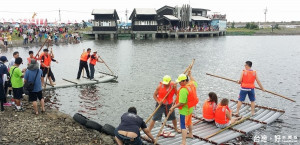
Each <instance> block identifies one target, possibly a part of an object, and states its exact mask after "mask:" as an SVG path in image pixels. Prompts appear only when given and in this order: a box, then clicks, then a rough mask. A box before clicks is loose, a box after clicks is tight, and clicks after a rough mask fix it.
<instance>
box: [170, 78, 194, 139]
mask: <svg viewBox="0 0 300 145" xmlns="http://www.w3.org/2000/svg"><path fill="white" fill-rule="evenodd" d="M189 77H190V79H191V80H190V81H189V79H188V77H187V76H186V75H185V74H181V75H179V76H178V79H177V80H176V82H178V83H179V84H180V86H181V87H180V89H179V91H177V98H176V103H177V104H176V105H174V106H173V107H171V109H170V111H174V109H175V108H179V114H180V128H181V132H182V142H181V145H186V138H187V137H188V138H193V123H192V113H193V111H194V106H196V105H197V103H198V102H199V100H198V97H197V92H196V88H197V86H198V84H197V83H196V82H195V80H194V78H193V77H192V75H191V72H189ZM186 127H188V129H189V134H187V129H186Z"/></svg>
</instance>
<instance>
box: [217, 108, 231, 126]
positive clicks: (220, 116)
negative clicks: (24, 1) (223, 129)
mask: <svg viewBox="0 0 300 145" xmlns="http://www.w3.org/2000/svg"><path fill="white" fill-rule="evenodd" d="M226 110H228V111H229V112H230V110H229V108H228V106H221V104H219V105H218V106H217V108H216V113H215V122H217V123H219V124H227V123H228V122H229V121H230V120H229V119H228V118H227V117H226Z"/></svg>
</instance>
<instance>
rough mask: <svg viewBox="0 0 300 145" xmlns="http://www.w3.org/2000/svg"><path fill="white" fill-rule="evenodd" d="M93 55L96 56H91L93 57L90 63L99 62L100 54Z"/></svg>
mask: <svg viewBox="0 0 300 145" xmlns="http://www.w3.org/2000/svg"><path fill="white" fill-rule="evenodd" d="M92 56H94V57H95V58H92V57H91V59H90V64H92V65H96V63H97V61H98V55H97V54H96V55H94V54H93V55H92Z"/></svg>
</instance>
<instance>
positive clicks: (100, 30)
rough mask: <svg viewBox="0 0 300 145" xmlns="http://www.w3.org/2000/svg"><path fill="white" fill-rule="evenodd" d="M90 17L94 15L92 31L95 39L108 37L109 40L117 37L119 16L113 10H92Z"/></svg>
mask: <svg viewBox="0 0 300 145" xmlns="http://www.w3.org/2000/svg"><path fill="white" fill-rule="evenodd" d="M92 15H94V20H93V21H92V23H93V27H92V29H93V33H94V34H95V37H96V39H97V38H98V35H100V36H103V35H110V38H114V36H115V35H117V31H118V25H117V21H118V20H119V16H118V13H117V11H116V10H115V9H94V10H93V12H92Z"/></svg>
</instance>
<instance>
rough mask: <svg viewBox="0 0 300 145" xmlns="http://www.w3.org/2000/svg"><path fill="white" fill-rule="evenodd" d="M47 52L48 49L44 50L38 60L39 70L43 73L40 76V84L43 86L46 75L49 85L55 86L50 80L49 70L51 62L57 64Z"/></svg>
mask: <svg viewBox="0 0 300 145" xmlns="http://www.w3.org/2000/svg"><path fill="white" fill-rule="evenodd" d="M48 52H49V50H48V49H44V50H43V53H42V54H41V55H40V57H39V60H41V67H40V68H41V70H42V71H43V75H42V84H43V85H46V84H44V78H45V76H46V75H47V77H48V79H49V82H50V85H51V86H53V85H55V83H54V82H53V80H52V77H51V76H52V75H53V73H52V70H51V61H54V62H56V63H58V61H57V60H55V59H54V55H53V53H52V52H50V54H49V53H48Z"/></svg>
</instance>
